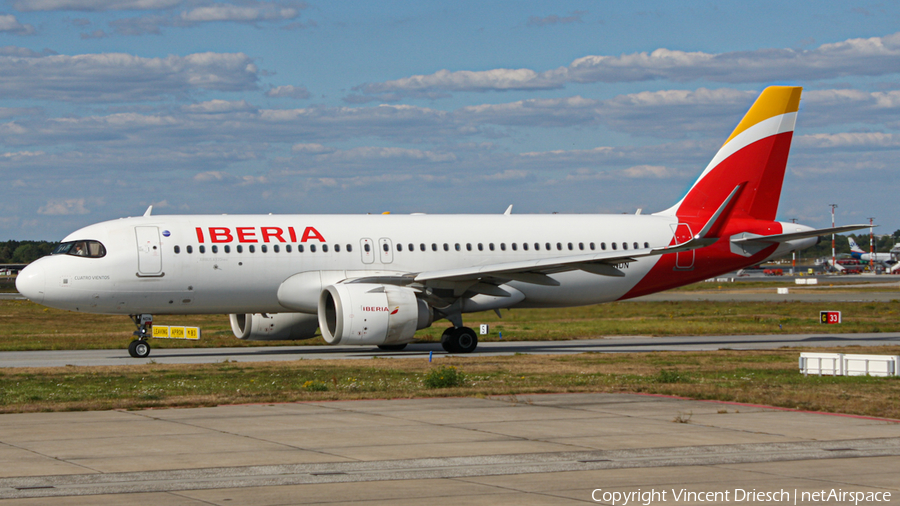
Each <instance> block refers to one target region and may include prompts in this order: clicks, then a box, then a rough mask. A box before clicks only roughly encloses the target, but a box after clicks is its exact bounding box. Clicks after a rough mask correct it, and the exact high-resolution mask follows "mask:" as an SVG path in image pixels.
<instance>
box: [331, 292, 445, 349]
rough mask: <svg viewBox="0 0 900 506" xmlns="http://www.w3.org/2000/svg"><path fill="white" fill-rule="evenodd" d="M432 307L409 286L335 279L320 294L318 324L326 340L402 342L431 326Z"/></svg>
mask: <svg viewBox="0 0 900 506" xmlns="http://www.w3.org/2000/svg"><path fill="white" fill-rule="evenodd" d="M433 319H434V314H433V312H432V310H431V307H429V306H428V304H426V303H425V302H424V301H422V300H419V299H417V298H416V292H414V291H413V290H412V289H410V288H406V287H399V286H393V285H380V284H374V283H337V284H334V285H329V286H327V287H325V289H324V290H322V293H321V294H320V296H319V328H320V329H321V330H322V338H323V339H325V342H327V343H328V344H370V345H380V344H403V343H408V342H411V341H413V339H414V338H415V333H416V331H417V330H419V329H424V328H426V327H430V326H431V322H432V321H433Z"/></svg>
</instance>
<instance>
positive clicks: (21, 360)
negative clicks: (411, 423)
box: [0, 333, 900, 368]
mask: <svg viewBox="0 0 900 506" xmlns="http://www.w3.org/2000/svg"><path fill="white" fill-rule="evenodd" d="M124 344H127V343H125V341H123V345H124ZM150 344H151V346H152V345H153V340H151V341H150ZM898 344H900V333H869V334H777V335H752V336H677V337H642V336H641V337H611V338H606V339H584V340H575V341H509V342H486V343H480V344H479V345H478V349H477V350H476V351H475V353H474V354H473V355H476V356H481V357H484V356H504V355H514V354H516V353H531V354H541V355H558V354H572V353H592V352H593V353H614V352H620V353H621V352H648V351H669V350H671V351H697V350H721V349H733V350H759V349H774V348H781V347H785V346H788V347H797V346H804V347H832V346H885V345H898ZM444 355H447V352H445V351H444V350H443V348H441V346H440V345H439V344H433V343H429V344H410V345H409V346H407V348H406V350H403V351H401V352H385V351H381V350H379V349H378V348H375V347H359V346H277V347H274V346H266V347H254V348H183V349H157V350H152V352H151V354H150V357H148V358H145V359H136V358H131V357H130V356H129V355H128V351H127V350H125V349H124V347H123V349H120V350H65V351H6V352H0V368H4V367H64V366H68V365H79V366H109V365H113V366H114V365H132V364H145V363H150V362H151V361H152V362H154V363H158V364H209V363H216V362H224V361H226V360H228V361H235V362H275V361H285V360H301V359H302V360H315V359H330V360H334V359H368V358H374V357H382V358H387V357H390V358H396V359H419V360H427V359H428V357H429V356H431V357H438V358H439V357H441V356H444Z"/></svg>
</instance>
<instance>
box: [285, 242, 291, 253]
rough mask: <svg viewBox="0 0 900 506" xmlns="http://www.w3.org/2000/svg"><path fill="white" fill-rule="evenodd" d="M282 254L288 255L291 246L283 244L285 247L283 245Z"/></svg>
mask: <svg viewBox="0 0 900 506" xmlns="http://www.w3.org/2000/svg"><path fill="white" fill-rule="evenodd" d="M284 252H285V253H290V252H291V245H290V244H285V245H284Z"/></svg>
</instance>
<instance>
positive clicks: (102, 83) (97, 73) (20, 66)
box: [0, 53, 258, 102]
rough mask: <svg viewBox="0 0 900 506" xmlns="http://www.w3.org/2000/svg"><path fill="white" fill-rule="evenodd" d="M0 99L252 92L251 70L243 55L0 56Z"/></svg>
mask: <svg viewBox="0 0 900 506" xmlns="http://www.w3.org/2000/svg"><path fill="white" fill-rule="evenodd" d="M0 75H3V76H4V78H3V79H2V80H0V95H2V96H4V97H5V98H7V99H9V98H25V99H39V100H59V101H90V102H116V101H148V100H159V99H160V98H162V97H165V96H173V95H174V96H185V95H188V94H190V93H192V92H194V91H197V90H217V91H245V90H253V89H256V87H257V84H256V82H257V79H258V77H257V68H256V65H254V63H253V61H252V60H251V59H250V58H249V57H248V56H247V55H245V54H243V53H231V54H229V53H196V54H190V55H187V56H167V57H165V58H142V57H139V56H133V55H130V54H123V53H102V54H83V55H76V56H65V55H51V56H43V57H29V58H22V57H15V56H0Z"/></svg>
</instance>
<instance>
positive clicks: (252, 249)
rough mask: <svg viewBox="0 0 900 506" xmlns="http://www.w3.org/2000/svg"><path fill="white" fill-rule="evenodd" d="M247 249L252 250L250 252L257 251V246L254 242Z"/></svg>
mask: <svg viewBox="0 0 900 506" xmlns="http://www.w3.org/2000/svg"><path fill="white" fill-rule="evenodd" d="M247 249H248V250H249V251H250V253H256V246H254V245H252V244H251V245H250V246H247ZM201 253H202V252H201Z"/></svg>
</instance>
